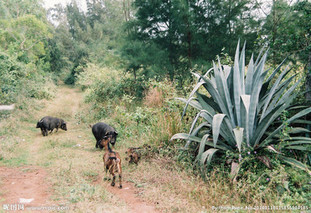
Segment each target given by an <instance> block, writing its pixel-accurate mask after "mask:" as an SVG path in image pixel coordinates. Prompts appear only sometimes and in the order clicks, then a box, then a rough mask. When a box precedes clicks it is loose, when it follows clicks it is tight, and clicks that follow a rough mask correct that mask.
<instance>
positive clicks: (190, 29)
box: [122, 0, 258, 85]
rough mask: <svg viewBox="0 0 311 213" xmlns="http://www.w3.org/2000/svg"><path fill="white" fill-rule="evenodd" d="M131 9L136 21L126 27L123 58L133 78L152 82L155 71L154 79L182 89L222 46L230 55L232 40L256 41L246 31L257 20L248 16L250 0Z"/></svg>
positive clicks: (146, 3) (146, 4)
mask: <svg viewBox="0 0 311 213" xmlns="http://www.w3.org/2000/svg"><path fill="white" fill-rule="evenodd" d="M133 5H134V6H135V9H136V11H135V12H136V13H135V19H132V20H130V21H129V22H127V23H126V27H127V28H126V29H127V32H128V34H127V37H126V42H125V43H124V48H123V49H122V53H123V56H124V58H125V59H126V60H129V63H128V64H126V69H127V70H131V71H132V72H133V73H134V76H136V75H137V76H138V75H139V73H135V72H136V71H138V70H141V72H142V73H143V74H144V75H145V76H148V77H149V76H151V77H152V78H153V77H154V74H153V72H152V71H154V72H156V73H157V75H158V76H156V77H161V76H163V75H165V76H168V77H169V78H170V80H178V83H179V84H180V85H184V83H185V82H184V80H185V79H186V78H189V77H190V72H189V70H190V69H191V68H192V67H193V66H194V65H195V64H196V63H198V66H202V65H204V66H205V63H204V61H206V60H211V59H212V58H211V56H213V55H216V54H219V53H220V52H221V50H222V48H223V47H225V46H226V47H229V48H228V51H229V53H230V54H232V52H233V51H232V50H233V45H234V44H233V43H232V42H231V41H232V39H234V38H236V39H237V38H239V37H240V38H244V37H247V38H248V40H252V41H253V40H254V39H256V33H254V32H250V31H251V30H250V29H254V28H255V24H254V22H256V23H258V21H255V20H254V19H253V17H252V16H253V15H252V13H250V8H249V7H252V6H254V5H253V4H252V2H251V1H248V0H237V1H230V2H222V1H198V0H188V1H185V0H182V1H179V0H173V1H150V0H143V1H141V0H137V1H134V4H133ZM254 8H255V7H254ZM241 17H243V18H241ZM251 20H252V22H253V24H250V22H251ZM247 28H248V29H247ZM155 52H156V54H154V53H155ZM159 68H160V69H159Z"/></svg>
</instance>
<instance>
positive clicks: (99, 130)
mask: <svg viewBox="0 0 311 213" xmlns="http://www.w3.org/2000/svg"><path fill="white" fill-rule="evenodd" d="M92 132H93V135H94V137H95V139H96V145H95V147H96V148H98V147H99V148H100V149H103V148H104V147H103V146H102V145H101V144H100V141H101V140H102V139H103V138H104V137H105V136H111V140H110V143H111V144H112V146H114V144H115V143H116V140H117V135H118V133H117V131H116V130H115V129H114V128H113V127H111V126H109V125H108V124H106V123H103V122H99V123H96V124H94V125H93V126H92Z"/></svg>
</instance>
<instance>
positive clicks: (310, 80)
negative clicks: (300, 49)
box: [305, 53, 311, 104]
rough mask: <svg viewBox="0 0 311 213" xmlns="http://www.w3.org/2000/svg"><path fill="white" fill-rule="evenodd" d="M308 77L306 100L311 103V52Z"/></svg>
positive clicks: (310, 54)
mask: <svg viewBox="0 0 311 213" xmlns="http://www.w3.org/2000/svg"><path fill="white" fill-rule="evenodd" d="M306 69H307V77H306V84H305V86H306V96H305V97H306V102H307V103H309V104H311V53H309V57H308V64H307V67H306Z"/></svg>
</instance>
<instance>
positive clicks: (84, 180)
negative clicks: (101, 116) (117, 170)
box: [0, 86, 158, 213]
mask: <svg viewBox="0 0 311 213" xmlns="http://www.w3.org/2000/svg"><path fill="white" fill-rule="evenodd" d="M40 104H42V105H43V106H44V107H42V108H41V109H40V110H36V111H35V112H32V113H30V114H29V115H28V117H27V115H26V119H23V121H22V124H21V126H23V129H22V130H21V131H20V132H19V133H18V135H14V136H3V138H4V139H3V140H5V139H6V138H10V137H11V138H12V140H14V141H20V140H21V141H22V142H21V143H20V142H18V143H17V145H16V146H14V149H13V148H12V149H13V150H12V151H13V152H14V151H16V152H17V151H19V152H21V153H23V154H22V155H17V154H16V157H15V158H14V157H12V159H21V158H22V157H21V156H25V157H23V159H22V160H21V162H22V163H16V162H15V161H13V160H10V159H9V160H7V161H6V165H5V166H1V167H0V204H1V206H0V212H1V211H5V210H24V211H30V212H31V211H32V210H33V209H31V208H32V207H42V211H43V210H47V207H54V208H60V207H62V208H63V210H65V211H66V212H67V211H68V212H135V213H137V212H158V211H156V208H155V206H154V205H152V204H148V203H146V202H143V201H142V200H141V199H140V198H139V197H137V189H136V188H135V186H134V184H132V183H129V182H127V181H126V174H124V176H125V181H124V184H123V189H118V188H117V187H115V188H114V187H112V186H110V182H108V181H104V180H103V162H102V154H103V151H99V150H96V149H95V148H94V145H95V140H94V139H93V136H92V134H91V130H90V128H89V127H88V125H87V124H84V123H83V122H81V116H80V113H81V109H82V108H84V109H86V108H87V106H85V105H84V103H83V94H82V93H81V92H80V91H79V90H77V89H73V88H69V87H65V86H61V87H59V88H58V91H57V94H56V97H55V98H54V99H52V100H48V101H47V100H45V101H41V103H40ZM46 115H50V116H56V117H60V118H63V119H64V120H65V121H66V122H67V123H68V124H67V127H68V131H67V132H65V131H63V130H59V131H58V132H57V133H52V134H51V135H49V136H47V137H43V136H42V135H41V132H40V130H39V129H36V128H35V126H36V122H35V121H37V120H38V119H40V118H41V117H43V116H46ZM125 166H126V165H125ZM17 208H18V209H17ZM44 208H45V209H44Z"/></svg>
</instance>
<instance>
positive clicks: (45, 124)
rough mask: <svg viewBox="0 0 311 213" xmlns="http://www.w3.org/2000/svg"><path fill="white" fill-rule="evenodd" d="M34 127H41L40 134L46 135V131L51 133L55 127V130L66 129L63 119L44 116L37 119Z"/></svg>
mask: <svg viewBox="0 0 311 213" xmlns="http://www.w3.org/2000/svg"><path fill="white" fill-rule="evenodd" d="M36 128H41V133H42V135H43V136H47V135H48V131H50V133H52V132H53V130H54V129H56V132H57V131H58V128H61V129H62V130H65V131H67V124H66V122H65V121H64V120H63V119H60V118H54V117H51V116H45V117H43V118H41V120H40V121H38V123H37V127H36Z"/></svg>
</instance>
